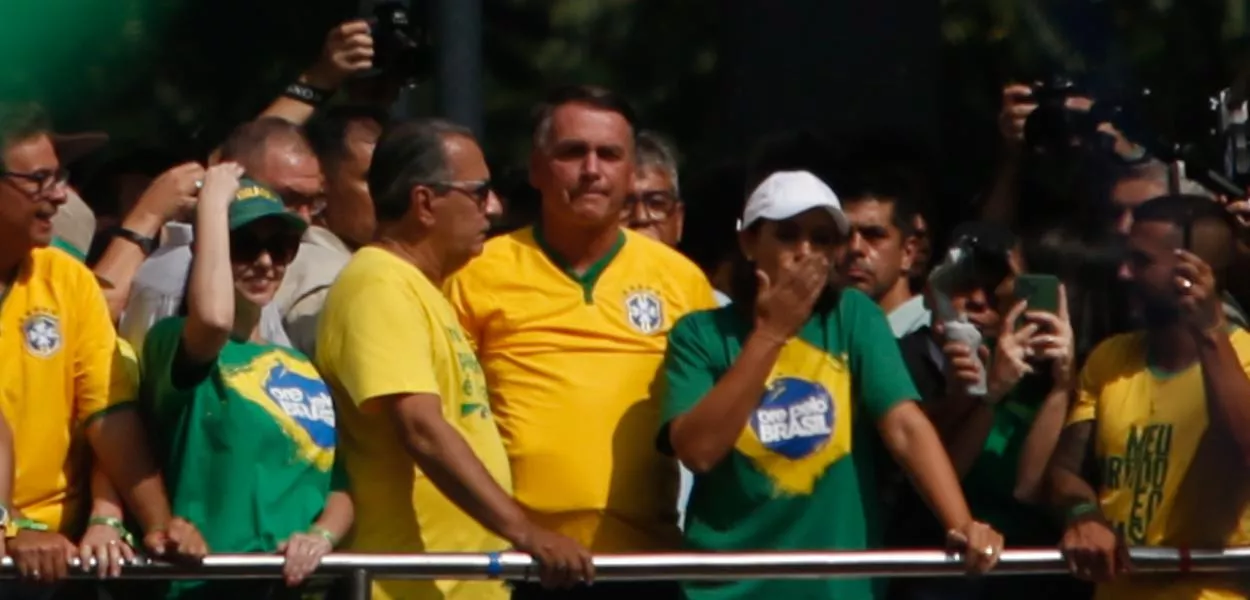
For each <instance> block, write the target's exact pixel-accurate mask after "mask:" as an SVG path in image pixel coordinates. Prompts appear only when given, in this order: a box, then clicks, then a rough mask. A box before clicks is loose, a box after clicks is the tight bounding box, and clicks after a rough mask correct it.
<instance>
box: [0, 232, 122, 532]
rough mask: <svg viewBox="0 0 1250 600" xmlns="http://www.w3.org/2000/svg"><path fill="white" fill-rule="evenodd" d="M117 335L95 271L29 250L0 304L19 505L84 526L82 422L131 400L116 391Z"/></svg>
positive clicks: (56, 523) (2, 385) (42, 518)
mask: <svg viewBox="0 0 1250 600" xmlns="http://www.w3.org/2000/svg"><path fill="white" fill-rule="evenodd" d="M117 350H118V346H117V336H116V334H115V333H114V331H113V323H112V321H111V320H110V318H109V311H108V305H107V304H105V302H104V293H103V292H102V291H101V290H100V286H99V283H98V282H97V281H96V278H95V276H93V275H92V274H91V271H89V270H87V267H85V266H83V265H82V263H80V262H78V261H76V260H74V259H73V258H72V257H71V256H69V255H68V254H66V253H64V252H62V251H60V250H56V249H49V248H42V249H37V250H35V251H33V252H32V253H31V255H30V258H29V259H27V260H26V261H25V262H24V263H23V264H22V266H21V268H20V269H19V272H18V275H17V278H16V279H15V280H14V281H13V282H12V285H11V286H10V287H9V290H8V293H7V294H5V295H4V298H3V300H2V301H0V356H3V358H0V390H2V391H3V402H2V403H0V409H2V410H3V411H4V416H5V418H6V419H7V420H8V422H9V426H10V428H12V430H13V436H14V450H13V451H14V460H15V464H16V471H17V472H16V475H15V477H14V483H13V505H14V507H15V508H16V509H17V510H18V511H19V512H20V513H21V514H22V515H23V516H25V517H26V518H29V519H34V520H36V521H39V522H41V523H45V524H47V525H48V526H49V527H51V528H52V529H54V530H58V531H61V532H63V533H66V534H72V535H76V534H77V533H80V529H81V527H82V525H83V524H82V523H80V522H79V521H80V516H81V515H82V514H83V510H84V509H85V508H86V505H87V501H88V498H87V496H88V484H89V482H90V471H89V470H88V467H89V464H90V463H89V458H90V451H89V449H88V448H87V447H86V439H85V438H84V437H83V436H82V435H81V434H82V431H83V426H84V425H86V424H87V423H89V422H90V421H91V419H93V418H95V417H97V416H99V415H102V414H104V412H105V411H107V410H109V409H110V408H112V407H114V406H116V405H119V404H121V403H124V402H128V401H131V400H134V396H133V395H130V396H129V397H128V398H120V397H113V395H112V394H110V389H109V386H110V381H111V379H112V378H111V373H112V369H113V357H114V353H115V352H116V351H117Z"/></svg>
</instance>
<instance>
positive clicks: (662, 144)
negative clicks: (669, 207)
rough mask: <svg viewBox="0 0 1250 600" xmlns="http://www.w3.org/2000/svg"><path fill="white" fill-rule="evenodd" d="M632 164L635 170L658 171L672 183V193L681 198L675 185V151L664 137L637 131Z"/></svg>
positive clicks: (647, 131)
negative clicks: (633, 163)
mask: <svg viewBox="0 0 1250 600" xmlns="http://www.w3.org/2000/svg"><path fill="white" fill-rule="evenodd" d="M634 148H635V150H634V152H635V154H634V157H635V158H634V162H635V166H636V168H637V170H636V171H635V172H638V173H640V172H642V170H643V169H653V168H654V169H660V170H661V171H663V172H664V174H665V175H667V176H668V178H669V179H670V180H672V182H673V193H674V194H676V195H677V197H678V198H680V197H681V189H680V188H679V187H678V183H677V162H678V156H677V150H676V149H675V148H674V147H673V144H672V143H671V142H670V141H669V140H668V138H666V137H665V136H664V135H662V134H660V133H659V132H656V131H651V130H649V129H646V130H643V131H639V132H638V136H637V137H636V138H635V139H634Z"/></svg>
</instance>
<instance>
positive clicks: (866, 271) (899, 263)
mask: <svg viewBox="0 0 1250 600" xmlns="http://www.w3.org/2000/svg"><path fill="white" fill-rule="evenodd" d="M843 212H845V213H846V217H847V219H848V220H849V221H850V222H851V235H850V236H849V238H848V240H847V249H846V254H845V256H844V257H843V259H842V260H841V261H840V262H839V264H838V272H839V273H840V274H841V276H842V278H843V280H844V281H845V282H846V283H847V284H849V285H852V286H854V287H856V288H858V289H859V290H860V291H862V292H864V293H865V294H868V296H869V297H870V298H872V299H873V300H880V299H881V297H882V296H884V295H885V294H886V293H887V292H889V291H890V289H892V288H893V287H894V286H895V285H896V284H897V283H898V281H899V279H900V278H902V277H906V276H907V274H908V271H910V270H911V267H912V262H913V261H914V260H915V256H916V247H915V241H914V240H912V239H907V238H906V237H904V236H903V232H902V231H899V228H898V227H896V226H895V225H894V221H893V219H894V203H893V202H888V201H887V202H882V201H879V200H874V199H860V200H858V201H856V202H851V203H847V204H846V206H845V207H844V208H843Z"/></svg>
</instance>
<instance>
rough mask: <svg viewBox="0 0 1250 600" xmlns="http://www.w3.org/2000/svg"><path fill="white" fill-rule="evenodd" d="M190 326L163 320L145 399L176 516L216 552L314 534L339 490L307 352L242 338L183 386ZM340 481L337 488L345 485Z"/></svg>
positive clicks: (263, 547) (324, 392)
mask: <svg viewBox="0 0 1250 600" xmlns="http://www.w3.org/2000/svg"><path fill="white" fill-rule="evenodd" d="M184 324H185V319H183V318H179V317H174V318H169V319H165V320H163V321H161V322H160V323H157V324H156V325H155V326H154V327H153V328H152V330H151V331H149V332H148V335H147V337H146V339H145V340H144V346H143V353H142V358H141V362H140V364H141V369H142V373H143V380H142V393H141V401H142V402H143V408H144V409H145V411H146V414H147V416H148V418H149V423H150V425H149V428H150V430H151V432H152V433H151V435H152V438H153V440H154V444H155V445H156V449H155V450H156V453H157V456H158V457H159V459H160V461H161V463H162V467H163V469H164V475H165V485H166V487H167V488H168V493H169V496H170V503H171V504H172V508H173V512H174V514H176V515H178V516H180V517H183V518H186V519H188V520H189V521H191V522H192V523H194V524H195V525H196V526H197V527H198V528H199V530H200V533H201V534H203V536H204V540H205V541H206V542H207V543H208V546H209V548H210V549H211V550H212V551H213V552H231V553H235V552H239V553H241V552H274V551H276V550H277V548H278V544H279V543H281V542H282V541H283V540H285V539H286V538H287V537H289V536H290V535H291V534H292V533H295V532H301V531H307V530H308V528H309V527H310V526H311V525H312V523H313V522H314V521H315V520H316V518H317V516H318V515H319V514H320V513H321V510H322V509H323V508H324V507H325V502H326V496H328V495H329V493H330V490H331V489H332V482H331V474H332V473H336V472H337V470H336V469H334V468H333V467H334V446H335V428H334V406H333V403H332V401H331V399H330V392H329V390H328V388H327V387H326V385H325V383H324V382H323V381H322V380H321V376H320V375H318V374H317V371H316V369H315V368H313V366H312V363H311V362H310V361H309V360H308V358H307V357H305V356H304V355H302V354H300V353H299V352H298V351H296V350H292V349H289V348H283V347H279V346H272V345H267V344H257V343H251V342H248V343H238V342H235V341H233V340H231V341H228V342H226V345H225V347H223V348H222V349H221V353H220V354H219V355H218V358H217V363H216V364H215V365H213V366H212V367H211V368H210V369H209V370H207V371H206V374H205V375H204V377H203V378H202V379H201V380H200V381H199V382H198V383H197V384H194V386H193V387H186V388H180V387H178V386H177V384H176V383H175V381H174V378H173V368H174V362H175V355H176V354H177V353H178V346H179V344H180V343H181V337H182V330H183V327H184ZM335 479H336V480H335V481H334V482H333V483H334V486H333V487H334V489H344V486H342V485H340V484H341V483H343V482H341V481H338V478H337V477H336V478H335ZM186 587H189V586H182V585H176V586H175V588H177V590H185V588H186ZM177 593H178V592H177V591H176V590H175V591H174V592H173V593H171V596H176V595H177Z"/></svg>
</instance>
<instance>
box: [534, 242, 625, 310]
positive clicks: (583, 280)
mask: <svg viewBox="0 0 1250 600" xmlns="http://www.w3.org/2000/svg"><path fill="white" fill-rule="evenodd" d="M534 242H535V243H537V244H538V248H539V249H540V250H542V251H543V254H545V255H547V259H548V260H550V261H551V262H552V264H554V265H556V266H557V267H559V268H560V270H561V271H564V274H565V275H568V276H569V278H570V279H572V280H573V282H574V283H576V284H578V285H580V286H582V293H583V294H584V295H585V298H586V301H587V302H590V301H591V299H592V298H593V297H594V291H595V282H597V281H599V276H600V275H603V272H604V270H606V269H607V268H608V265H609V264H611V263H612V259H614V258H616V255H617V254H620V253H621V248H623V247H624V246H625V232H624V231H619V232H617V236H616V243H614V244H612V247H611V248H610V249H608V253H607V254H604V255H603V258H600V259H599V260H597V261H595V262H594V264H592V265H590V267H589V268H587V269H586V272H584V273H581V274H578V273H577V272H576V271H574V270H573V268H572V266H571V265H569V263H568V262H567V261H565V260H564V258H563V257H561V256H560V255H559V254H557V253H556V252H555V251H554V250H552V249H551V247H550V246H548V245H547V241H546V239H544V238H543V230H542V224H541V223H535V224H534Z"/></svg>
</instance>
